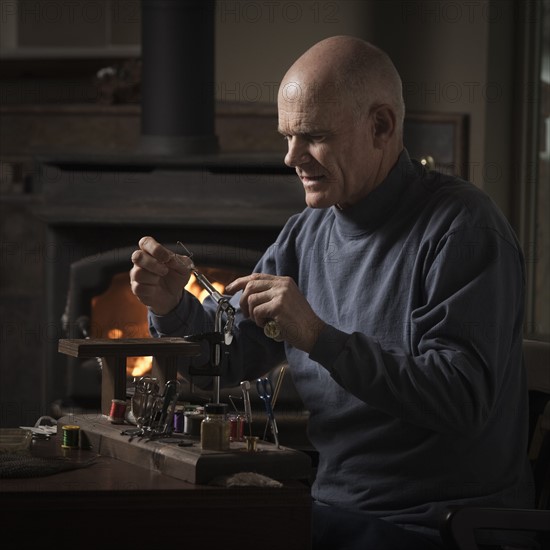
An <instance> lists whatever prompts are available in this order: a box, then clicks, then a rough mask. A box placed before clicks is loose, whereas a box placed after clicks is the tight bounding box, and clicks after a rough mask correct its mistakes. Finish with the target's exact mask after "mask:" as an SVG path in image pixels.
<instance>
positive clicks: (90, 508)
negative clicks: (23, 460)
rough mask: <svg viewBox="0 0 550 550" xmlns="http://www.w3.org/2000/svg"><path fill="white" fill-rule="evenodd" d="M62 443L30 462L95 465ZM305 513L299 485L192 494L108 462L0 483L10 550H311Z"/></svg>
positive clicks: (42, 448)
mask: <svg viewBox="0 0 550 550" xmlns="http://www.w3.org/2000/svg"><path fill="white" fill-rule="evenodd" d="M59 437H60V436H55V437H53V438H52V440H50V441H35V442H33V445H32V453H33V454H35V455H38V456H52V455H61V454H65V456H67V457H68V458H69V459H70V460H74V461H80V462H83V461H86V460H87V459H89V458H90V457H93V456H95V455H94V453H93V452H91V451H85V450H80V449H78V450H63V449H61V445H60V439H59ZM310 513H311V500H310V493H309V487H308V486H307V485H306V484H305V483H302V482H300V481H289V482H285V483H284V484H283V487H281V488H259V487H242V488H223V487H214V486H208V485H197V484H191V483H187V482H185V481H181V480H179V479H175V478H173V477H169V476H167V475H163V474H160V473H158V472H155V471H151V470H149V469H145V468H142V467H139V466H136V465H133V464H129V463H127V462H123V461H119V460H116V459H115V458H111V457H108V456H97V458H96V461H95V463H94V464H93V465H91V466H88V467H85V468H81V469H76V470H71V471H66V472H63V473H57V474H54V475H50V476H46V477H34V478H27V479H0V527H1V529H0V530H1V533H2V538H3V540H4V541H7V540H12V541H14V543H13V547H14V548H20V547H33V546H34V547H36V548H38V547H41V546H44V545H45V543H48V544H51V545H53V546H55V547H58V548H78V549H79V550H80V549H88V548H90V549H92V548H93V549H94V550H97V549H98V548H117V547H120V548H122V547H126V548H131V549H132V550H135V549H142V548H143V549H147V550H156V549H158V548H163V547H164V545H170V546H172V547H176V548H199V547H200V548H203V549H205V550H209V549H213V548H216V547H220V548H225V549H232V548H235V549H239V550H246V549H248V548H256V547H259V548H262V550H271V549H273V550H280V549H281V548H284V549H285V550H307V549H308V548H310V543H309V540H310ZM39 545H40V546H39ZM123 545H124V546H123Z"/></svg>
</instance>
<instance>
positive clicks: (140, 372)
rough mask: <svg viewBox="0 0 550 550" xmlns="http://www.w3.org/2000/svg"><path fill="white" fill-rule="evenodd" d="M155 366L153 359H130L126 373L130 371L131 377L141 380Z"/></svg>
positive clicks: (127, 362)
mask: <svg viewBox="0 0 550 550" xmlns="http://www.w3.org/2000/svg"><path fill="white" fill-rule="evenodd" d="M152 366H153V357H151V356H147V357H128V359H127V360H126V371H130V376H133V377H135V378H139V377H140V376H144V375H145V374H147V373H148V372H149V371H150V370H151V368H152Z"/></svg>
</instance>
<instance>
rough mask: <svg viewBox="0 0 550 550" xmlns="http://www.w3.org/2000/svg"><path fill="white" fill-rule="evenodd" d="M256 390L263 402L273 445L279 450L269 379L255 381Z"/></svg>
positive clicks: (271, 387) (271, 388)
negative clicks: (273, 441) (273, 440)
mask: <svg viewBox="0 0 550 550" xmlns="http://www.w3.org/2000/svg"><path fill="white" fill-rule="evenodd" d="M256 389H257V390H258V395H259V397H260V399H261V400H262V401H263V402H264V405H265V412H266V413H267V418H268V419H269V423H270V424H271V432H272V433H273V438H274V439H275V445H277V448H279V430H278V429H277V422H276V421H275V415H274V414H273V406H272V401H271V399H272V396H273V386H272V385H271V380H270V379H269V378H258V380H256Z"/></svg>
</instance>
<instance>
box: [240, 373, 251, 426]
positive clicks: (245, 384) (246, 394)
mask: <svg viewBox="0 0 550 550" xmlns="http://www.w3.org/2000/svg"><path fill="white" fill-rule="evenodd" d="M241 391H242V392H243V406H244V416H245V418H246V422H247V423H248V431H249V433H250V435H252V407H251V406H250V382H249V381H248V380H243V381H242V382H241Z"/></svg>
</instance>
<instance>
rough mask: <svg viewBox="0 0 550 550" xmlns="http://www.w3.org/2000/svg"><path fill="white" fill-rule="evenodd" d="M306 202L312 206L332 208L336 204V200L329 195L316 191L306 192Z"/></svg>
mask: <svg viewBox="0 0 550 550" xmlns="http://www.w3.org/2000/svg"><path fill="white" fill-rule="evenodd" d="M306 204H307V205H308V206H309V207H310V208H330V207H331V206H333V205H334V201H333V200H330V199H329V198H328V197H327V196H323V195H319V194H316V193H306Z"/></svg>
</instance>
